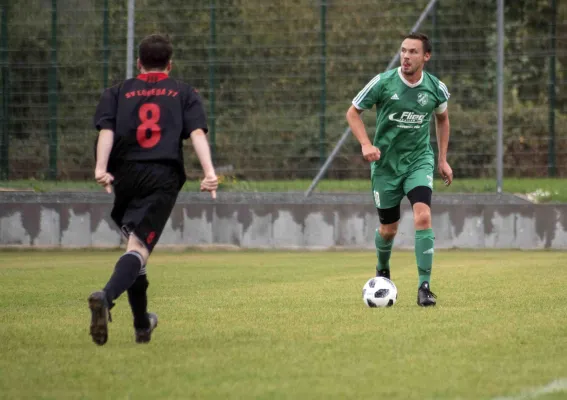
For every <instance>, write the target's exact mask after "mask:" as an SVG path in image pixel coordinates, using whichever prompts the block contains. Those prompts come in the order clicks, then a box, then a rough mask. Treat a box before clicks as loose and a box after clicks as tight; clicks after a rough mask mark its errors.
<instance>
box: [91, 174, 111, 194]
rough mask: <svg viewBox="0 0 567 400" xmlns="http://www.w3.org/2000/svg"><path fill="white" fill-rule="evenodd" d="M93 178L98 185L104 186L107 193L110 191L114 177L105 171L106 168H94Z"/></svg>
mask: <svg viewBox="0 0 567 400" xmlns="http://www.w3.org/2000/svg"><path fill="white" fill-rule="evenodd" d="M95 180H96V182H97V183H98V184H99V185H100V186H102V187H104V189H105V190H106V192H107V193H112V181H114V177H113V176H112V175H111V174H109V173H108V172H106V170H102V169H95Z"/></svg>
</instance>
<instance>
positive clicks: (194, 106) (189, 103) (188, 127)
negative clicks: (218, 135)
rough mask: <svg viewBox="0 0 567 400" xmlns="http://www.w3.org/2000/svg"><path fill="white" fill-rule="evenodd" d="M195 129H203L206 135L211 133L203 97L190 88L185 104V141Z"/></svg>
mask: <svg viewBox="0 0 567 400" xmlns="http://www.w3.org/2000/svg"><path fill="white" fill-rule="evenodd" d="M195 129H202V130H203V131H204V132H205V133H207V132H208V131H209V128H208V126H207V114H206V112H205V107H204V106H203V102H202V100H201V96H199V94H198V93H197V91H196V90H195V89H193V88H188V93H187V96H186V99H185V102H184V104H183V139H187V138H188V137H189V136H191V132H193V131H194V130H195Z"/></svg>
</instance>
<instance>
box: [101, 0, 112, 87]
mask: <svg viewBox="0 0 567 400" xmlns="http://www.w3.org/2000/svg"><path fill="white" fill-rule="evenodd" d="M109 53H110V51H109V48H108V0H104V2H103V6H102V87H103V88H107V87H108V58H109V57H108V56H109Z"/></svg>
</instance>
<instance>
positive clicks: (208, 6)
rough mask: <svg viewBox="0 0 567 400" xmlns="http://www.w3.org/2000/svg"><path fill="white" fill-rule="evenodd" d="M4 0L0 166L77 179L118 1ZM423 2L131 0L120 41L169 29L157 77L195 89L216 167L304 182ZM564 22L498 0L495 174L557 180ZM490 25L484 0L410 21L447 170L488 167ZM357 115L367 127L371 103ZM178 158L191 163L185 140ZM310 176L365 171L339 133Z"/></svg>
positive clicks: (4, 170) (113, 47) (463, 172)
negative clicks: (438, 84) (166, 73)
mask: <svg viewBox="0 0 567 400" xmlns="http://www.w3.org/2000/svg"><path fill="white" fill-rule="evenodd" d="M8 3H9V4H7V3H6V2H4V3H3V4H4V5H3V6H1V7H2V15H1V19H0V23H1V27H0V35H1V37H0V67H1V83H2V87H1V93H0V103H1V107H0V114H1V121H0V176H1V178H2V179H23V178H35V179H59V180H83V179H90V178H91V176H92V170H93V141H94V138H95V137H96V132H95V131H94V129H93V127H92V115H93V113H94V109H95V106H96V104H97V102H98V100H99V96H100V94H101V92H102V89H103V88H104V87H106V86H109V85H112V84H115V83H118V82H119V81H120V80H122V79H124V77H125V76H126V72H127V71H126V69H127V46H126V44H127V26H128V4H127V0H121V1H115V2H113V1H109V0H51V1H47V0H18V1H17V2H8ZM427 4H428V1H424V0H418V1H415V0H412V1H409V0H397V1H386V0H382V1H370V0H351V1H348V2H346V1H337V0H282V1H280V2H266V1H260V0H248V1H241V0H201V1H181V0H165V1H151V0H137V1H136V2H135V12H134V14H133V16H134V18H133V21H134V33H135V35H134V39H135V40H134V42H135V43H138V42H139V41H140V40H141V38H143V37H144V36H145V35H147V34H150V33H155V32H161V33H167V34H169V35H170V36H171V38H172V40H173V43H174V59H173V62H174V69H173V71H172V75H173V76H174V77H175V78H178V79H181V80H184V81H186V82H188V83H190V84H192V85H193V86H194V87H196V88H197V89H198V90H199V91H200V93H201V95H202V96H203V98H204V100H205V104H206V106H207V112H208V117H209V123H210V134H209V139H210V142H211V145H212V147H213V150H214V159H215V164H216V165H217V167H218V168H219V171H220V172H221V173H222V174H225V175H233V176H234V177H237V178H239V179H248V180H262V179H289V178H305V179H312V178H313V177H314V176H315V175H316V173H317V171H318V170H319V168H320V167H321V165H322V164H323V162H324V161H325V159H326V157H327V156H328V154H329V152H330V150H331V149H332V148H333V147H334V145H335V143H336V142H337V140H338V139H339V137H340V136H341V134H342V133H343V132H344V130H345V128H346V127H347V123H346V120H345V113H346V110H347V109H348V107H349V106H350V102H351V100H352V98H353V97H354V96H355V95H356V94H357V93H358V91H359V90H360V89H361V88H362V87H363V86H364V85H365V84H366V83H367V82H368V81H369V80H370V79H372V77H374V76H375V75H376V74H377V73H379V72H382V71H383V70H384V68H385V67H386V65H387V64H388V62H389V61H390V60H391V59H392V57H393V56H394V55H395V54H396V52H397V51H398V48H399V45H400V43H401V39H402V37H403V35H404V34H406V33H407V32H408V30H409V29H410V28H411V26H413V25H414V23H415V21H416V20H417V18H418V17H419V15H420V14H421V12H422V11H423V10H424V8H425V6H426V5H427ZM32 10H33V12H32ZM566 21H567V4H566V3H565V2H561V3H560V2H558V1H557V0H545V1H538V0H518V1H514V2H507V4H506V9H505V30H504V32H505V66H504V79H505V97H504V99H505V103H504V104H505V107H504V115H503V118H504V140H503V146H504V158H503V166H504V176H505V177H512V176H514V177H517V176H520V177H527V176H531V177H543V176H566V175H567V90H566V89H567V86H566V77H565V73H564V70H565V69H564V68H563V66H565V65H567V50H566V49H567V22H566ZM496 22H497V18H496V1H492V0H439V1H438V2H437V3H436V5H435V6H434V8H433V9H432V10H431V12H430V13H429V15H428V16H427V19H426V20H425V21H424V23H423V24H422V27H421V29H420V30H421V31H423V32H425V33H427V34H428V35H429V36H430V37H431V39H432V41H433V45H434V50H433V54H432V59H431V61H430V62H429V64H428V65H427V69H428V70H429V71H430V72H432V73H433V74H435V75H437V76H438V77H439V78H440V79H441V80H442V81H443V82H444V83H445V84H446V85H447V86H448V88H449V91H450V92H451V100H450V105H449V115H450V119H451V127H452V136H451V143H450V148H449V161H450V163H451V164H452V166H453V169H454V171H455V175H456V176H459V177H494V176H495V174H496V163H497V160H496V140H497V111H496V109H497V108H496V87H497V85H496V54H497V40H498V37H497V24H496ZM363 115H364V119H365V122H366V124H367V128H368V131H369V133H371V134H373V131H374V118H375V114H374V112H367V113H365V114H363ZM432 132H433V130H432ZM432 142H433V143H432V144H433V146H434V148H435V147H436V144H435V135H434V134H432ZM186 169H187V171H188V174H189V176H197V175H199V174H200V170H199V164H198V161H197V159H196V157H195V156H194V155H193V154H192V152H191V151H187V152H186ZM326 176H327V177H328V178H339V179H356V178H367V177H368V176H369V166H368V164H367V163H365V162H364V161H363V159H362V157H361V155H360V148H359V146H358V143H357V142H356V140H355V139H354V138H351V139H349V140H348V141H347V142H346V144H345V146H344V147H343V148H342V149H341V151H340V153H339V155H338V156H337V158H336V159H335V160H334V161H333V163H332V165H331V167H330V169H329V170H328V172H327V175H326Z"/></svg>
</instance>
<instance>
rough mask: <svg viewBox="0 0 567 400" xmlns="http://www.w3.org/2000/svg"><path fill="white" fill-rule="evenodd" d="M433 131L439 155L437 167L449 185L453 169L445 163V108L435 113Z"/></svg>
mask: <svg viewBox="0 0 567 400" xmlns="http://www.w3.org/2000/svg"><path fill="white" fill-rule="evenodd" d="M435 128H436V129H435V133H436V136H437V147H438V149H439V156H438V162H437V168H438V170H439V173H440V174H441V177H442V178H443V181H444V182H445V185H447V186H448V185H450V184H451V182H452V181H453V170H452V169H451V166H450V165H449V164H448V163H447V149H448V148H449V131H450V124H449V111H448V110H447V109H445V111H443V112H442V113H440V114H435Z"/></svg>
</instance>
